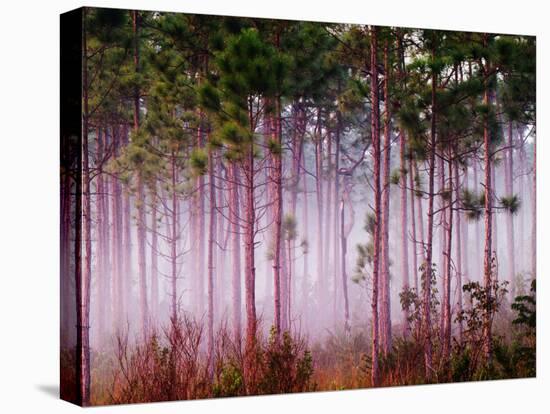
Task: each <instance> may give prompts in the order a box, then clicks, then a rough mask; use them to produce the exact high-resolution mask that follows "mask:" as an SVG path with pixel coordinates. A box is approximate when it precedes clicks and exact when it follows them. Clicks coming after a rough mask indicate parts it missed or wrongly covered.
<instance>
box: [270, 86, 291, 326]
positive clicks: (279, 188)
mask: <svg viewBox="0 0 550 414" xmlns="http://www.w3.org/2000/svg"><path fill="white" fill-rule="evenodd" d="M274 121H275V122H274V124H275V128H274V132H275V133H274V134H273V138H274V140H275V143H276V145H277V146H278V147H279V148H280V149H281V151H282V142H281V100H280V98H279V97H277V98H276V99H275V119H274ZM272 159H273V161H272V162H273V187H274V188H273V190H274V194H273V196H274V203H273V205H274V208H273V214H274V216H275V217H274V219H275V220H274V221H275V234H274V249H275V251H274V252H273V253H274V254H273V257H274V260H273V288H274V296H275V298H274V301H275V310H274V312H275V332H276V333H277V335H280V333H281V329H286V328H287V318H289V317H290V313H288V315H285V314H286V313H287V312H289V311H290V305H288V308H287V311H286V312H284V311H283V312H281V294H282V295H283V296H285V299H286V300H285V301H284V302H285V303H286V302H287V301H288V303H290V295H288V292H289V291H290V286H289V285H288V284H287V283H284V282H285V281H282V280H281V251H282V246H281V243H282V219H283V181H282V175H283V162H282V153H278V154H277V153H274V154H272ZM289 265H290V264H289ZM281 282H283V283H281ZM281 284H283V285H284V287H285V288H286V289H284V290H283V292H281ZM281 314H283V316H286V317H283V318H282V319H283V321H281V316H282V315H281Z"/></svg>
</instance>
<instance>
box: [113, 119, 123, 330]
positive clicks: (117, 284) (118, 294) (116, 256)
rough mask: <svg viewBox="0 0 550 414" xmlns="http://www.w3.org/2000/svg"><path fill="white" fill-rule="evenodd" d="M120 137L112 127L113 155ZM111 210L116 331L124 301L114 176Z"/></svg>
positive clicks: (117, 189)
mask: <svg viewBox="0 0 550 414" xmlns="http://www.w3.org/2000/svg"><path fill="white" fill-rule="evenodd" d="M119 146H120V137H119V131H118V130H117V129H116V128H115V127H113V157H115V158H117V157H118V156H119ZM111 194H112V197H111V211H112V215H113V229H112V231H111V237H112V240H111V249H112V258H113V283H112V295H111V298H112V302H113V304H112V309H113V329H114V330H115V331H116V330H118V329H120V328H121V326H122V325H121V324H122V313H123V312H122V310H123V308H122V306H123V303H124V295H123V287H124V271H123V267H122V265H123V259H122V256H123V247H122V239H123V237H122V214H123V211H122V198H121V190H120V184H119V182H118V178H117V177H116V176H114V175H113V176H112V177H111Z"/></svg>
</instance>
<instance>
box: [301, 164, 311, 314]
mask: <svg viewBox="0 0 550 414" xmlns="http://www.w3.org/2000/svg"><path fill="white" fill-rule="evenodd" d="M302 163H303V168H302V169H303V178H302V180H303V183H304V208H303V219H302V221H303V223H304V224H303V225H304V236H305V237H308V236H309V221H308V220H309V196H308V185H307V174H306V168H305V167H306V160H305V157H304V159H303V161H302ZM306 241H307V240H306ZM307 242H308V247H307V248H306V251H305V252H304V262H303V265H304V266H303V275H302V310H303V313H304V314H305V321H304V322H307V321H308V316H309V309H308V305H309V303H308V299H309V275H308V259H309V249H310V247H309V241H307Z"/></svg>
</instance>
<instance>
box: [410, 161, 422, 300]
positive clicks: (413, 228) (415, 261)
mask: <svg viewBox="0 0 550 414" xmlns="http://www.w3.org/2000/svg"><path fill="white" fill-rule="evenodd" d="M413 175H414V169H413V160H412V158H411V159H409V187H410V189H409V192H410V198H411V203H410V204H411V232H412V239H413V243H412V249H413V256H412V257H413V282H414V290H415V292H416V293H417V294H418V248H417V244H418V242H419V241H420V242H421V241H422V240H420V239H419V238H418V236H417V231H416V219H415V208H414V204H415V198H417V197H416V195H415V192H414V177H413ZM420 225H422V224H420ZM421 249H422V247H421Z"/></svg>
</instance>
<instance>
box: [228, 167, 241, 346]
mask: <svg viewBox="0 0 550 414" xmlns="http://www.w3.org/2000/svg"><path fill="white" fill-rule="evenodd" d="M228 173H229V182H230V184H229V217H230V222H231V254H232V258H231V266H232V271H231V302H232V316H233V318H232V322H233V333H234V336H235V342H237V344H240V342H241V340H240V338H241V320H242V317H241V240H240V238H241V237H240V229H239V223H238V220H239V217H240V215H239V214H240V207H239V205H240V202H239V185H238V183H239V182H240V176H239V170H238V168H237V164H236V162H235V161H232V162H231V163H230V165H229V171H228Z"/></svg>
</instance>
